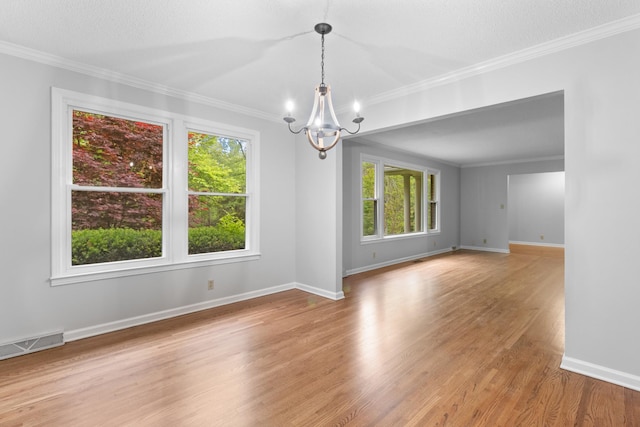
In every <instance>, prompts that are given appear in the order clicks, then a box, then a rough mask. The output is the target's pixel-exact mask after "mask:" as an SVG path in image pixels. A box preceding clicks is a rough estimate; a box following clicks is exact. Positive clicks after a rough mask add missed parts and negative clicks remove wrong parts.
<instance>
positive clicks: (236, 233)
mask: <svg viewBox="0 0 640 427" xmlns="http://www.w3.org/2000/svg"><path fill="white" fill-rule="evenodd" d="M244 231H245V228H244V223H243V222H242V221H241V220H239V219H238V218H236V217H234V216H231V215H225V216H223V217H222V218H220V221H219V222H218V225H217V226H216V227H197V228H191V229H189V254H202V253H208V252H221V251H233V250H236V249H244V240H245V239H244V237H245V232H244Z"/></svg>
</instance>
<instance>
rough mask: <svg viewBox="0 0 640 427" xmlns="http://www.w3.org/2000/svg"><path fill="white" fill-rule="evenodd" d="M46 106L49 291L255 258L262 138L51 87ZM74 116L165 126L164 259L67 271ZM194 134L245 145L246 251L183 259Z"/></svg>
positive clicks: (256, 252) (186, 240)
mask: <svg viewBox="0 0 640 427" xmlns="http://www.w3.org/2000/svg"><path fill="white" fill-rule="evenodd" d="M51 101H52V105H51V113H52V114H51V117H52V121H51V132H52V168H51V174H52V175H51V177H52V179H51V194H52V202H51V257H52V259H51V261H52V262H51V266H52V267H51V278H50V282H51V285H52V286H57V285H65V284H71V283H79V282H85V281H91V280H102V279H110V278H116V277H125V276H131V275H136V274H146V273H154V272H160V271H170V270H176V269H182V268H192V267H200V266H208V265H216V264H223V263H230V262H242V261H250V260H255V259H259V258H260V251H259V247H260V245H259V218H260V217H259V211H258V207H259V179H257V177H258V176H259V162H258V159H259V147H260V134H259V132H257V131H254V130H250V129H244V128H239V127H234V126H229V125H226V124H221V123H217V122H213V121H209V120H204V119H199V118H193V117H189V116H185V115H181V114H177V113H172V112H167V111H163V110H159V109H155V108H150V107H146V106H142V105H138V104H131V103H126V102H122V101H116V100H112V99H108V98H102V97H98V96H94V95H88V94H84V93H79V92H73V91H69V90H65V89H59V88H55V87H52V92H51ZM73 110H81V111H87V112H91V113H96V114H104V115H109V116H113V117H119V118H123V119H128V120H137V121H143V122H149V123H153V124H159V125H162V126H163V127H164V129H165V132H164V138H163V186H162V189H160V190H159V191H158V192H160V193H161V194H163V207H162V215H163V217H162V236H163V239H162V256H161V257H158V258H144V259H134V260H124V261H116V262H108V263H99V264H87V265H76V266H73V265H71V192H72V191H73V189H74V184H73V181H72V180H73V141H72V132H73V124H72V119H73V118H72V112H73ZM194 129H197V130H199V131H204V132H206V133H213V134H215V135H221V136H227V137H231V138H236V139H242V140H245V141H247V147H248V149H247V164H246V170H247V175H246V199H247V207H246V212H247V214H246V218H245V222H246V223H245V243H246V244H245V249H240V250H234V251H224V252H213V253H206V254H194V255H189V254H188V195H187V190H188V185H187V169H188V168H187V161H188V144H187V138H188V137H187V133H188V131H189V130H194ZM144 191H146V190H144ZM144 191H143V192H144ZM154 192H155V190H154Z"/></svg>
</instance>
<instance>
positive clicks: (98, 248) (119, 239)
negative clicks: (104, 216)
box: [71, 228, 162, 265]
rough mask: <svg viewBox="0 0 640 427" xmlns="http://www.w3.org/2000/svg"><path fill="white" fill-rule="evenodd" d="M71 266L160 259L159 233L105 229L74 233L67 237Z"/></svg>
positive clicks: (126, 229) (160, 239)
mask: <svg viewBox="0 0 640 427" xmlns="http://www.w3.org/2000/svg"><path fill="white" fill-rule="evenodd" d="M71 242H72V243H71V262H72V264H73V265H84V264H97V263H102V262H113V261H123V260H128V259H140V258H155V257H160V256H162V232H161V231H160V230H132V229H130V228H108V229H96V230H91V229H88V230H78V231H74V232H73V233H72V235H71Z"/></svg>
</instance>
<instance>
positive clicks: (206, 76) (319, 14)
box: [0, 0, 640, 124]
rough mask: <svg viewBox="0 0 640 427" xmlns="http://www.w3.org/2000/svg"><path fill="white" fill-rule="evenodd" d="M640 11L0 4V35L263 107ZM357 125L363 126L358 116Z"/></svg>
mask: <svg viewBox="0 0 640 427" xmlns="http://www.w3.org/2000/svg"><path fill="white" fill-rule="evenodd" d="M638 13H640V1H638V0H519V1H504V0H484V1H478V0H456V1H452V0H429V1H425V0H395V1H393V2H391V1H389V0H350V1H342V2H338V1H330V0H329V1H318V0H315V1H306V0H216V1H211V0H189V1H187V0H135V1H131V0H29V1H24V0H2V1H1V2H0V41H5V42H8V43H11V44H15V45H19V46H24V47H27V48H31V49H35V50H38V51H42V52H46V53H49V54H52V55H56V56H59V57H62V58H65V59H67V60H71V61H74V62H78V63H82V64H87V65H90V66H94V67H99V68H103V69H106V70H109V71H110V72H116V73H121V74H123V75H126V76H129V77H134V78H137V79H142V80H144V81H147V82H150V83H155V84H159V85H164V86H167V87H170V88H173V89H176V90H179V91H185V92H191V93H195V94H198V95H201V96H205V97H208V98H212V99H215V100H219V101H222V102H225V103H228V104H233V105H237V106H240V107H242V108H247V109H251V110H254V111H256V112H261V113H264V114H265V115H267V116H270V117H279V116H281V115H282V114H284V104H285V101H286V100H287V99H293V100H294V102H295V103H296V105H297V106H298V109H297V110H298V114H297V115H299V116H303V115H306V114H307V109H308V105H310V103H311V98H312V92H313V87H314V86H315V85H316V84H317V83H319V80H320V67H319V65H320V64H319V62H320V58H319V56H320V37H319V36H318V35H317V34H316V33H315V32H313V26H314V25H315V24H316V23H318V22H322V21H326V22H329V23H330V24H332V25H333V28H334V31H333V32H332V33H331V34H329V35H328V36H327V40H326V61H325V68H326V81H327V82H328V83H329V84H331V86H332V89H333V93H334V103H335V104H336V105H337V106H345V105H350V104H351V103H352V101H353V100H354V99H358V100H360V101H361V104H362V105H363V115H365V116H366V106H367V101H368V100H373V99H375V98H376V97H379V96H380V95H382V94H385V93H391V92H393V91H397V90H398V89H400V88H403V87H406V86H410V85H415V84H417V83H419V82H422V81H425V80H429V79H432V78H434V77H437V76H441V75H444V74H447V73H451V72H455V71H456V70H459V69H462V68H465V67H469V66H472V65H474V64H478V63H480V62H483V61H487V60H490V59H492V58H497V57H500V56H503V55H507V54H510V53H513V52H516V51H520V50H522V49H526V48H528V47H531V46H534V45H538V44H541V43H545V42H549V41H552V40H555V39H558V38H560V37H564V36H568V35H571V34H574V33H578V32H581V31H585V30H587V29H590V28H593V27H596V26H599V25H603V24H606V23H609V22H612V21H615V20H619V19H622V18H625V17H628V16H631V15H635V14H638ZM365 124H366V122H365Z"/></svg>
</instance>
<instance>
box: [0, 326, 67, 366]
mask: <svg viewBox="0 0 640 427" xmlns="http://www.w3.org/2000/svg"><path fill="white" fill-rule="evenodd" d="M62 344H64V333H62V332H54V333H51V334H47V335H43V336H41V337H35V338H29V339H26V340H21V341H16V342H12V343H8V344H0V360H2V359H8V358H10V357H15V356H22V355H23V354H28V353H33V352H34V351H40V350H45V349H47V348H52V347H58V346H61V345H62Z"/></svg>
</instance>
